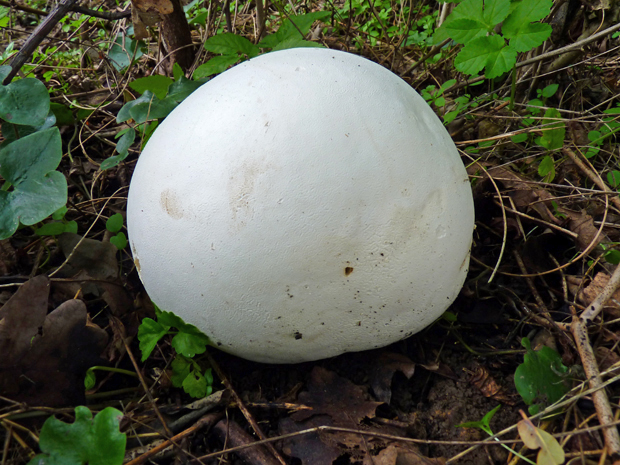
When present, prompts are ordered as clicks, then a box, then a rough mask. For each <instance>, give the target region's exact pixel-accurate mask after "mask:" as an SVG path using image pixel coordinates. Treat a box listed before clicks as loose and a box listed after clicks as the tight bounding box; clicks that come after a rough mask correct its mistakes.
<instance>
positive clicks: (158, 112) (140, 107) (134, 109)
mask: <svg viewBox="0 0 620 465" xmlns="http://www.w3.org/2000/svg"><path fill="white" fill-rule="evenodd" d="M176 106H177V103H176V102H174V101H173V100H170V99H167V98H165V99H163V100H160V99H159V98H157V96H156V95H155V94H153V92H151V91H150V90H146V91H144V93H143V94H142V95H141V96H140V97H139V98H137V99H135V100H132V101H131V102H128V103H126V104H125V105H123V108H121V109H120V110H119V112H118V115H116V122H117V123H124V122H125V121H128V120H130V119H133V120H134V121H135V122H136V123H138V124H140V123H144V122H145V121H147V120H153V119H159V118H165V117H166V116H168V114H169V113H170V112H171V111H172V110H174V109H175V107H176Z"/></svg>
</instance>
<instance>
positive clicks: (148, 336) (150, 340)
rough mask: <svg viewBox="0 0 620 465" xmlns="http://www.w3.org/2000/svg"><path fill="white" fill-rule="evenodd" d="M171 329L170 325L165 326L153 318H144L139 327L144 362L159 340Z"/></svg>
mask: <svg viewBox="0 0 620 465" xmlns="http://www.w3.org/2000/svg"><path fill="white" fill-rule="evenodd" d="M169 330H170V327H169V326H164V325H162V324H161V323H159V322H157V321H155V320H153V319H151V318H145V319H144V320H142V324H140V326H139V327H138V340H139V341H140V351H141V352H142V361H143V362H144V361H145V360H146V359H147V358H149V356H150V355H151V352H153V350H154V349H155V346H156V345H157V343H158V342H159V340H160V339H161V338H162V337H164V336H165V335H166V334H168V331H169Z"/></svg>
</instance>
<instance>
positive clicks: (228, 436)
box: [213, 419, 280, 465]
mask: <svg viewBox="0 0 620 465" xmlns="http://www.w3.org/2000/svg"><path fill="white" fill-rule="evenodd" d="M213 433H214V434H215V435H216V436H218V437H219V438H220V440H221V441H222V442H223V443H224V444H231V446H232V447H236V446H242V445H246V444H253V443H254V442H255V440H254V438H252V436H250V435H249V434H248V433H246V432H245V431H244V430H243V429H242V428H241V427H240V426H239V425H238V424H237V423H235V422H234V421H230V420H226V419H223V420H220V421H218V422H217V423H216V424H215V426H214V427H213ZM236 455H237V456H239V457H240V458H241V459H243V461H244V462H246V463H251V464H256V465H278V463H280V462H278V460H276V459H275V458H274V457H273V455H271V453H270V452H269V451H268V450H267V447H264V446H256V447H252V448H247V449H240V450H239V451H237V452H236Z"/></svg>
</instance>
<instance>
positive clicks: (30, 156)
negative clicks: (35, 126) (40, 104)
mask: <svg viewBox="0 0 620 465" xmlns="http://www.w3.org/2000/svg"><path fill="white" fill-rule="evenodd" d="M61 158H62V144H61V141H60V131H58V128H51V129H46V130H45V131H38V132H35V133H33V134H30V135H28V136H26V137H22V138H21V139H17V140H16V141H14V142H11V143H10V144H8V145H6V146H4V147H3V148H2V149H1V150H0V176H2V177H3V178H4V179H6V180H7V181H9V182H10V183H11V184H13V185H15V186H18V185H19V184H20V183H22V182H24V181H26V180H28V179H37V178H42V177H43V176H45V175H46V174H47V173H49V172H50V171H53V170H55V169H56V168H57V167H58V165H59V164H60V160H61ZM59 208H60V207H59ZM56 210H57V209H56ZM54 211H55V210H54ZM52 213H53V212H50V215H51V214H52Z"/></svg>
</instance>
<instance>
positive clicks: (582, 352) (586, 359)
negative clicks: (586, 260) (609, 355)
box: [571, 307, 620, 461]
mask: <svg viewBox="0 0 620 465" xmlns="http://www.w3.org/2000/svg"><path fill="white" fill-rule="evenodd" d="M571 311H572V312H573V322H572V324H571V330H572V332H573V336H574V337H575V342H576V343H577V349H578V350H579V356H580V357H581V363H582V365H583V369H584V371H585V373H586V376H587V378H588V380H589V382H590V388H591V389H595V392H593V393H592V402H594V408H595V409H596V413H597V416H598V421H599V423H600V424H601V426H607V425H611V424H612V423H613V422H614V415H613V413H612V410H611V406H610V405H609V398H608V397H607V392H606V391H605V389H601V386H602V384H603V383H602V379H601V374H600V372H599V369H598V364H597V363H596V357H595V356H594V351H593V350H592V346H591V345H590V341H589V338H588V330H587V327H586V320H584V319H583V318H578V317H577V313H576V310H575V307H571ZM603 437H604V438H605V446H606V448H607V453H608V454H609V456H610V457H611V458H612V459H613V460H614V461H616V460H618V459H620V434H618V428H605V429H604V430H603Z"/></svg>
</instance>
